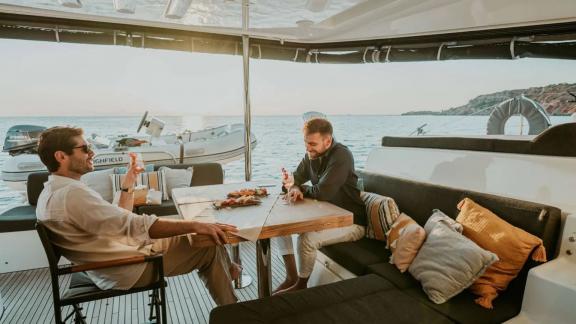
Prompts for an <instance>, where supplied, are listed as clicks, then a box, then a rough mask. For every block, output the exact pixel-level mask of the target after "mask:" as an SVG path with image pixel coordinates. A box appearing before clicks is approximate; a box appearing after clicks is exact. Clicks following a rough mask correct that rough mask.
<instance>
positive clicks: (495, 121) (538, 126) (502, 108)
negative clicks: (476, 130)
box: [486, 95, 551, 135]
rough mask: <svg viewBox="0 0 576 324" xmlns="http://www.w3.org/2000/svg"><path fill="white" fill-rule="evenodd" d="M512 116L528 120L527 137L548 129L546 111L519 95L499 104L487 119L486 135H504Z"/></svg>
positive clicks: (548, 120) (548, 123)
mask: <svg viewBox="0 0 576 324" xmlns="http://www.w3.org/2000/svg"><path fill="white" fill-rule="evenodd" d="M514 115H522V116H523V117H524V118H526V119H527V120H528V125H529V129H528V135H538V134H540V133H542V132H543V131H544V130H546V129H547V128H548V127H550V125H551V124H550V118H549V117H548V114H547V113H546V110H545V109H544V108H543V107H542V106H540V104H538V103H537V102H536V101H534V100H532V99H530V98H526V97H524V95H520V96H518V97H514V98H511V99H508V100H506V101H503V102H501V103H499V104H498V105H497V106H496V107H495V108H494V110H492V113H491V114H490V118H488V125H487V126H486V134H488V135H500V134H504V129H505V127H506V122H507V121H508V119H510V117H512V116H514Z"/></svg>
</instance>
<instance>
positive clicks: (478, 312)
mask: <svg viewBox="0 0 576 324" xmlns="http://www.w3.org/2000/svg"><path fill="white" fill-rule="evenodd" d="M368 271H369V272H370V273H374V274H377V275H379V276H381V277H382V278H384V279H386V280H387V281H389V282H390V283H392V284H393V285H394V286H395V287H397V288H398V289H400V290H402V291H403V292H404V293H406V294H408V295H409V296H411V297H413V298H415V299H416V300H417V302H419V303H423V304H425V305H427V306H429V307H431V308H433V309H436V310H437V311H438V312H440V313H442V314H444V315H446V316H447V317H449V318H451V319H452V320H454V321H456V322H460V323H501V322H503V321H506V320H508V319H510V318H512V317H514V316H516V315H518V313H519V312H520V308H521V306H522V295H523V293H524V286H523V285H524V282H525V281H526V276H527V272H528V269H527V268H526V269H524V270H523V271H522V272H521V273H520V275H519V277H518V278H516V279H514V280H512V282H511V283H510V286H509V287H508V289H507V290H506V291H505V292H503V293H502V294H501V295H499V296H498V298H496V299H495V300H494V306H495V307H494V309H491V310H490V309H486V308H483V307H480V306H479V305H477V304H476V303H475V302H474V300H475V299H476V298H477V296H475V295H473V294H472V293H470V292H469V291H468V290H464V291H463V292H462V293H460V294H458V295H456V296H454V297H453V298H451V299H450V300H448V301H447V302H446V303H444V304H440V305H437V304H435V303H434V302H432V301H431V300H430V299H429V298H428V296H427V295H426V294H425V293H424V291H423V290H422V287H421V285H420V283H419V282H418V281H417V280H416V279H414V277H412V276H411V275H410V274H409V273H408V272H406V273H404V274H402V273H401V272H400V271H398V269H396V267H395V266H394V265H392V264H389V263H379V264H374V265H370V266H368ZM415 302H416V301H415Z"/></svg>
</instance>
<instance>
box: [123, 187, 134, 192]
mask: <svg viewBox="0 0 576 324" xmlns="http://www.w3.org/2000/svg"><path fill="white" fill-rule="evenodd" d="M120 190H121V191H124V192H126V193H133V192H134V187H129V188H122V187H120Z"/></svg>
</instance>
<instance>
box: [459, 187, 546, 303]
mask: <svg viewBox="0 0 576 324" xmlns="http://www.w3.org/2000/svg"><path fill="white" fill-rule="evenodd" d="M458 209H459V210H460V213H459V214H458V217H456V221H457V222H459V223H460V224H462V226H463V227H464V231H463V232H462V234H464V236H466V237H468V238H469V239H471V240H472V241H474V242H475V243H476V244H478V245H479V246H480V247H482V248H483V249H485V250H488V251H491V252H494V253H496V255H498V258H499V259H500V260H499V261H496V262H495V263H493V264H492V265H491V266H490V267H489V268H488V270H486V272H485V273H484V274H483V275H482V276H481V277H480V278H478V280H476V281H475V282H474V283H473V284H472V286H470V290H471V291H472V292H473V293H474V294H476V295H478V296H480V297H479V298H477V299H476V303H477V304H479V305H480V306H482V307H485V308H493V306H492V301H493V300H494V299H495V298H496V297H497V296H498V291H503V290H505V289H506V288H507V287H508V284H509V283H510V281H512V279H514V278H516V276H517V275H518V273H519V272H520V270H521V269H522V267H524V263H526V261H527V260H528V257H529V256H530V254H532V259H533V260H534V261H540V262H546V250H545V249H544V246H543V245H542V240H541V239H540V238H538V237H536V236H534V235H532V234H530V233H528V232H526V231H524V230H523V229H520V228H518V227H516V226H513V225H511V224H509V223H508V222H506V221H505V220H503V219H501V218H500V217H498V216H497V215H496V214H494V213H492V212H491V211H490V210H488V209H486V208H484V207H482V206H480V205H478V204H477V203H475V202H474V201H473V200H472V199H470V198H464V199H463V200H462V201H461V202H460V203H458ZM533 251H534V252H533Z"/></svg>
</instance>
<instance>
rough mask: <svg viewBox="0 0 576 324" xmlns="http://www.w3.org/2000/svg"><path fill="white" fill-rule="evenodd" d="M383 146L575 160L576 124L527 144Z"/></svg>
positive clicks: (441, 139)
mask: <svg viewBox="0 0 576 324" xmlns="http://www.w3.org/2000/svg"><path fill="white" fill-rule="evenodd" d="M382 146H389V147H420V148H432V149H448V150H466V151H484V152H499V153H515V154H530V155H551V156H576V123H565V124H560V125H556V126H552V127H550V128H548V129H547V130H545V131H544V132H542V133H541V134H540V135H538V136H537V137H536V138H534V139H533V140H532V141H528V140H507V139H500V138H490V137H485V138H470V137H464V138H463V137H446V136H411V137H395V136H385V137H383V138H382Z"/></svg>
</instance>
